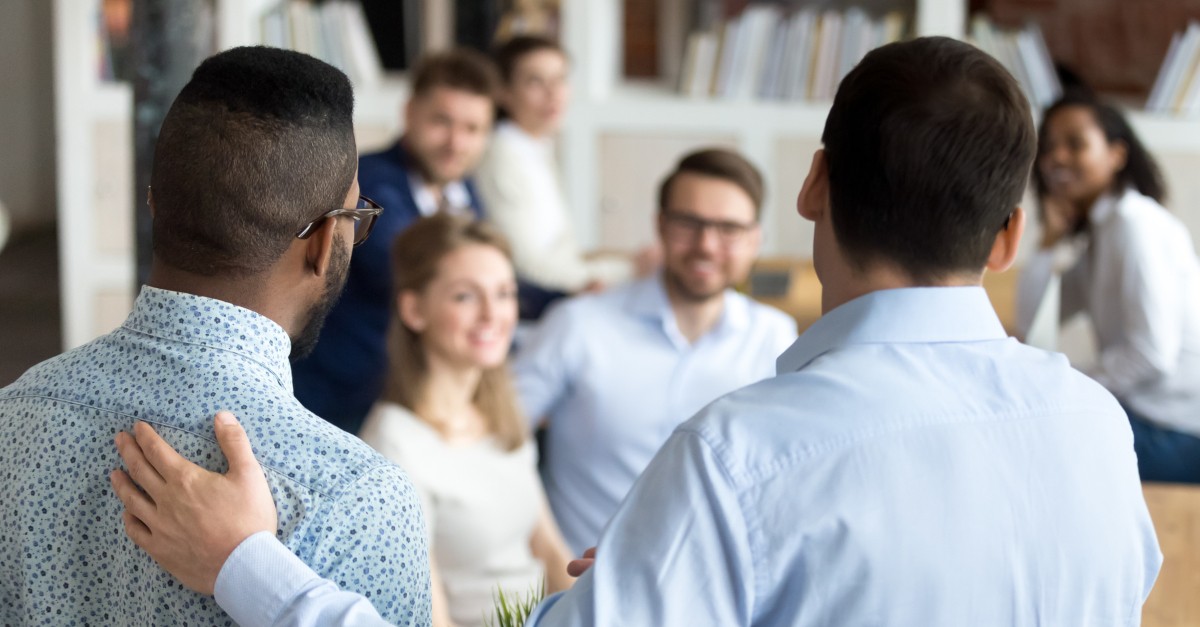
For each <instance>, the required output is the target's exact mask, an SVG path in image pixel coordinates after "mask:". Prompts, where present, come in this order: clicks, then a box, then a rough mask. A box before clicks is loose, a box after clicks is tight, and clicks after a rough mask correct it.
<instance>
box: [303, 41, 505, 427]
mask: <svg viewBox="0 0 1200 627" xmlns="http://www.w3.org/2000/svg"><path fill="white" fill-rule="evenodd" d="M496 86H497V79H496V77H495V70H494V69H493V67H492V65H491V62H490V61H489V60H488V59H487V58H486V57H484V56H482V55H480V54H479V53H476V52H472V51H469V50H461V49H460V50H452V51H450V52H445V53H441V54H436V55H432V56H429V57H427V58H425V59H423V60H422V61H421V63H420V64H419V65H418V66H417V68H416V69H415V70H414V72H413V82H412V94H411V97H410V99H409V101H408V103H407V104H406V105H405V108H404V129H405V130H404V135H403V136H402V137H401V138H400V139H399V141H397V142H396V144H395V145H393V146H392V147H391V148H388V149H387V150H384V151H383V152H378V153H373V154H368V155H363V156H362V157H360V158H359V162H358V180H359V184H360V186H361V188H362V194H363V195H364V196H367V197H369V198H371V199H372V200H374V201H375V202H377V203H379V205H380V206H382V207H384V209H385V211H384V212H383V213H382V214H381V215H380V216H379V219H378V221H377V222H376V224H375V230H374V232H373V234H372V237H371V238H370V239H368V240H367V241H366V242H364V243H363V245H362V246H360V247H359V248H357V249H356V250H355V251H354V255H353V257H352V258H351V259H352V260H351V262H350V275H349V278H348V280H347V281H346V289H345V292H343V293H342V297H341V299H340V300H339V301H338V303H337V305H336V306H334V308H333V310H332V311H331V312H330V313H329V316H328V317H327V318H326V320H325V326H324V328H323V330H322V331H321V336H320V341H319V342H318V343H317V346H316V348H315V349H314V350H313V352H312V354H311V355H310V356H309V357H308V358H306V359H303V360H300V361H297V362H295V363H293V364H292V381H293V384H294V386H295V394H296V397H297V398H298V399H299V400H300V402H301V403H303V404H304V406H305V407H307V408H308V409H309V410H310V411H312V412H313V413H315V414H317V415H318V416H321V417H322V418H324V419H326V420H328V421H329V422H331V423H333V424H335V425H337V426H338V427H341V428H342V429H345V430H346V431H349V432H350V433H356V432H357V431H358V429H359V427H360V426H361V425H362V422H363V419H364V418H365V417H366V415H367V412H368V411H369V410H370V409H371V405H372V404H373V403H374V402H375V401H376V399H378V398H379V396H380V393H381V392H382V391H383V384H384V379H385V377H386V371H387V332H388V320H389V319H390V317H391V310H392V272H391V262H390V258H391V249H392V241H393V240H394V239H395V238H396V236H397V235H399V234H400V232H401V231H403V230H404V229H406V228H408V226H409V225H410V224H412V223H413V222H414V221H416V220H417V219H419V218H421V217H422V216H428V215H432V214H434V213H436V212H438V211H450V212H457V213H469V214H472V215H474V216H476V217H480V216H481V215H482V207H481V205H480V202H479V197H478V196H477V195H476V193H475V187H474V185H472V183H471V181H470V180H468V179H467V173H468V172H470V171H471V170H472V169H473V168H474V167H475V165H476V163H478V161H479V158H480V157H481V156H482V154H483V150H484V148H485V147H486V145H487V140H488V137H489V135H490V132H491V128H492V121H493V115H494V105H493V100H492V98H493V94H494V93H495V90H496Z"/></svg>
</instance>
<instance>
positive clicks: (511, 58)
mask: <svg viewBox="0 0 1200 627" xmlns="http://www.w3.org/2000/svg"><path fill="white" fill-rule="evenodd" d="M540 50H552V51H554V52H557V53H559V54H561V55H563V57H566V56H567V53H566V51H565V50H563V48H562V46H560V45H558V43H557V42H555V41H554V40H553V39H548V38H546V37H541V36H538V35H518V36H516V37H513V38H512V39H509V40H508V41H506V42H504V43H502V44H500V45H498V46H496V47H495V49H493V50H492V60H494V61H495V62H496V68H497V69H499V70H500V80H502V81H504V84H505V85H507V84H509V83H511V82H512V79H513V76H514V75H515V74H516V73H517V65H518V64H519V63H520V62H521V59H524V58H525V56H526V55H529V54H533V53H534V52H538V51H540Z"/></svg>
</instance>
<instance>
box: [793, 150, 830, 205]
mask: <svg viewBox="0 0 1200 627" xmlns="http://www.w3.org/2000/svg"><path fill="white" fill-rule="evenodd" d="M828 206H829V163H828V162H827V161H826V160H825V150H824V149H823V148H822V149H818V150H817V151H816V152H815V153H813V160H812V165H811V166H810V167H809V168H808V177H807V178H805V179H804V185H803V186H801V187H800V196H799V197H797V198H796V210H797V211H799V212H800V216H801V217H802V218H804V219H805V220H810V221H812V222H816V221H818V220H820V219H821V217H822V216H824V214H825V211H826V209H827V208H828Z"/></svg>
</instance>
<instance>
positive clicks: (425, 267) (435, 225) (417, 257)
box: [384, 213, 528, 451]
mask: <svg viewBox="0 0 1200 627" xmlns="http://www.w3.org/2000/svg"><path fill="white" fill-rule="evenodd" d="M470 244H482V245H484V246H491V247H492V248H495V249H497V250H499V251H500V252H501V253H503V255H504V257H505V258H506V259H508V260H509V263H512V253H511V251H510V249H509V247H508V242H507V241H506V240H505V239H504V236H502V235H500V233H499V232H497V231H496V230H495V229H494V228H492V227H491V226H489V225H488V224H485V223H483V222H479V221H475V220H470V219H467V218H463V217H459V216H454V215H450V214H446V213H439V214H435V215H433V216H430V217H428V218H422V219H420V220H418V221H417V222H415V223H413V225H412V226H410V227H408V229H406V230H405V231H404V232H403V233H401V234H400V236H399V237H397V238H396V240H395V242H394V243H393V244H392V277H393V292H392V316H391V321H390V322H389V326H390V329H389V331H388V354H389V355H388V356H389V361H390V364H391V368H390V370H389V372H388V378H387V385H386V387H385V390H384V400H387V401H390V402H393V403H396V404H398V405H401V406H403V407H405V408H407V409H408V410H409V411H411V412H413V413H417V403H418V402H419V401H420V399H421V395H422V393H423V392H424V390H425V386H426V384H427V383H428V379H429V365H428V363H427V362H426V359H425V350H424V347H423V346H422V343H421V336H420V334H418V333H416V332H415V331H413V330H412V329H410V328H408V327H407V326H406V325H405V324H404V322H403V321H402V320H401V319H400V313H399V309H398V304H397V303H398V302H399V296H400V294H401V293H402V292H408V291H412V292H418V293H420V292H422V291H424V289H425V288H426V287H427V286H428V285H429V283H430V282H432V281H433V279H434V278H435V277H436V276H437V271H438V266H439V265H441V262H442V259H444V258H445V257H446V256H447V255H449V254H450V253H452V252H454V251H456V250H458V249H459V248H462V247H463V246H467V245H470ZM473 400H474V403H475V406H476V407H477V408H478V409H479V411H480V412H481V413H482V414H483V415H484V417H485V418H486V420H487V421H488V430H489V432H490V433H491V434H492V435H494V436H495V437H496V439H497V440H498V441H499V442H500V445H501V446H503V447H504V448H505V449H507V450H510V451H511V450H515V449H516V448H518V447H520V446H521V444H523V443H524V442H525V440H526V438H527V437H528V432H527V426H526V422H525V420H524V418H523V417H522V415H521V410H520V407H519V406H518V405H517V397H516V393H515V392H514V391H513V386H512V380H511V379H510V378H509V374H508V364H507V363H502V364H500V365H498V366H495V367H492V368H486V369H484V371H483V375H482V376H481V377H480V379H479V386H478V387H477V388H476V389H475V396H474V399H473Z"/></svg>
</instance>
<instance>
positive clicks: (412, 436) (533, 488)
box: [359, 214, 572, 627]
mask: <svg viewBox="0 0 1200 627" xmlns="http://www.w3.org/2000/svg"><path fill="white" fill-rule="evenodd" d="M392 264H393V271H394V276H395V292H396V296H395V307H396V310H395V313H396V315H395V316H394V317H393V320H392V322H393V326H392V330H391V337H390V338H389V342H390V346H389V350H390V351H391V361H392V364H391V366H392V370H391V372H390V373H389V377H388V387H387V389H386V391H385V393H384V397H383V399H382V400H381V401H380V402H378V403H377V404H376V405H375V407H374V408H373V409H372V410H371V413H370V415H368V417H367V420H366V423H365V424H364V425H363V429H362V432H361V433H360V434H359V436H360V437H361V438H362V439H363V440H364V441H366V442H367V444H370V445H371V446H372V447H374V448H375V449H376V450H378V451H379V452H380V453H382V454H383V455H384V456H385V457H387V458H389V459H390V460H392V461H393V462H395V463H396V464H398V465H399V466H400V467H401V468H403V469H404V470H405V471H406V472H408V474H409V477H410V478H411V479H412V482H413V485H414V486H416V488H417V491H418V492H419V493H420V496H421V500H422V504H423V506H424V509H425V518H426V526H427V529H428V533H429V546H430V567H431V575H432V588H433V624H434V625H435V627H443V626H446V625H459V626H465V625H481V624H482V621H483V619H484V616H485V615H491V610H492V607H493V605H494V596H495V593H496V591H497V589H498V588H499V589H501V590H503V591H504V592H505V593H506V594H508V595H515V596H517V597H518V598H522V597H524V595H526V594H528V592H529V591H530V590H531V589H533V588H536V587H537V586H540V585H542V581H543V578H544V579H545V586H546V589H547V591H549V592H554V591H558V590H562V589H565V588H567V587H570V585H571V582H572V580H571V579H570V577H568V576H567V574H566V564H567V562H568V561H569V559H570V558H569V555H568V550H567V547H566V544H565V543H564V542H563V540H562V537H561V535H560V534H559V531H558V527H557V526H556V525H555V523H554V520H553V518H552V516H551V514H550V510H549V507H548V506H547V504H546V499H545V496H544V494H543V492H542V485H541V482H540V480H539V479H538V475H537V470H536V453H535V449H534V446H533V443H532V442H531V440H530V438H529V434H528V426H527V422H526V421H525V420H524V418H523V417H522V416H521V412H520V410H519V408H518V405H517V401H516V397H515V394H514V392H513V389H512V386H511V384H510V381H509V375H508V369H507V364H506V358H507V355H508V351H509V346H510V344H511V342H512V336H513V330H514V327H515V325H516V321H517V300H516V280H515V278H514V272H513V267H512V263H511V262H510V256H509V251H508V247H507V244H506V243H505V242H504V240H503V238H502V237H501V236H500V235H499V234H498V233H497V232H495V230H494V229H492V228H491V227H490V226H488V225H486V224H483V223H479V222H473V221H471V220H468V219H466V218H462V217H457V216H452V215H445V214H438V215H435V216H433V217H430V218H425V219H423V220H420V221H418V222H417V223H415V224H414V225H413V226H412V227H410V228H409V229H408V230H407V231H405V232H404V233H403V234H402V235H400V237H398V238H397V239H396V242H395V245H394V247H393V255H392Z"/></svg>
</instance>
